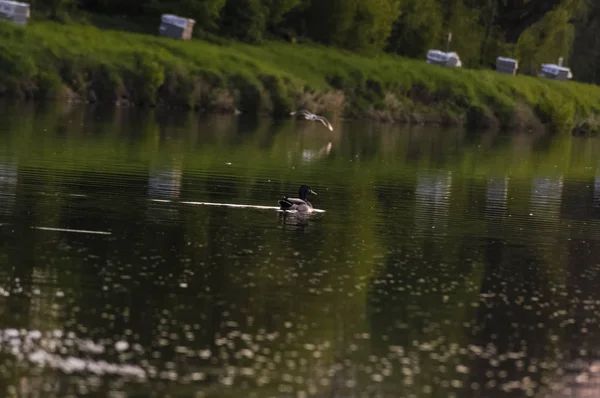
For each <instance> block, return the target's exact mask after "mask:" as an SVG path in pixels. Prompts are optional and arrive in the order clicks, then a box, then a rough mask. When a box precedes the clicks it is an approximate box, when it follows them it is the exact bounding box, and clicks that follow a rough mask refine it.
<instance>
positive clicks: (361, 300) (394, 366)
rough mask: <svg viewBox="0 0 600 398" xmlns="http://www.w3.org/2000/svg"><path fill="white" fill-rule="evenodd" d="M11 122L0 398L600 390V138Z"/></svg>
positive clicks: (2, 144)
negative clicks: (295, 206) (303, 192)
mask: <svg viewBox="0 0 600 398" xmlns="http://www.w3.org/2000/svg"><path fill="white" fill-rule="evenodd" d="M0 111H1V115H2V123H0V395H2V396H7V397H12V396H15V397H17V396H18V397H70V396H90V397H166V396H169V397H211V398H212V397H214V398H217V397H218V398H221V397H241V396H243V397H298V398H300V397H436V398H442V397H443V398H445V397H548V398H549V397H571V396H577V397H580V396H581V397H583V396H596V395H598V394H600V392H599V391H598V390H597V389H596V390H594V388H595V386H596V385H598V375H599V374H600V362H599V361H598V358H599V355H600V326H599V324H598V322H599V319H600V316H599V311H600V289H598V283H599V282H600V256H599V254H600V244H598V242H599V240H600V229H599V226H600V178H599V177H598V176H600V167H599V166H600V164H599V161H598V159H600V145H599V144H600V141H599V140H597V139H593V138H575V137H570V136H556V137H549V136H544V137H538V136H533V135H530V134H491V133H477V134H467V133H466V132H463V131H455V130H440V129H432V128H418V129H417V128H413V129H407V128H404V127H398V126H385V125H371V124H365V123H349V122H346V123H342V122H340V121H339V120H332V122H333V124H334V126H335V130H334V132H330V131H328V130H326V129H324V128H323V126H322V125H320V124H317V123H311V122H308V121H302V120H298V121H294V120H283V121H277V122H273V121H271V120H269V119H249V118H243V117H242V118H235V117H228V116H227V117H226V116H211V117H199V116H198V115H194V114H178V113H176V112H171V111H169V112H166V111H156V112H154V111H139V110H125V109H121V110H113V109H102V108H93V107H89V108H85V107H75V106H53V105H45V106H38V107H33V106H24V105H20V106H13V105H11V106H9V105H2V107H1V110H0ZM303 183H306V184H309V185H310V186H311V187H312V188H313V189H314V190H315V191H316V192H317V193H318V196H316V197H314V198H312V203H313V205H314V206H315V207H316V208H317V209H319V210H321V211H320V212H317V213H314V214H312V215H311V216H310V217H300V216H298V215H294V214H289V215H284V214H282V213H280V212H278V211H277V210H276V208H275V207H274V206H277V200H278V199H279V198H280V197H281V196H282V195H286V194H289V195H295V194H296V193H297V191H298V187H299V186H300V184H303ZM585 394H588V395H585Z"/></svg>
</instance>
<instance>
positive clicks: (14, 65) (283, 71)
mask: <svg viewBox="0 0 600 398" xmlns="http://www.w3.org/2000/svg"><path fill="white" fill-rule="evenodd" d="M0 66H1V69H0V70H1V71H2V72H1V74H0V94H2V95H4V96H7V97H28V98H29V97H33V98H42V99H49V98H61V99H64V98H67V99H78V98H80V99H86V98H88V95H89V93H90V91H92V90H93V91H94V93H95V94H96V97H97V99H98V100H99V101H102V102H108V101H111V102H114V101H120V102H124V101H125V102H128V103H133V104H136V105H165V106H177V107H185V108H190V109H201V110H204V111H209V112H212V111H231V110H233V109H234V107H235V108H238V109H240V110H241V111H242V112H246V113H248V112H261V113H268V114H272V115H275V116H279V115H283V114H286V113H287V112H289V111H290V110H291V109H293V108H297V107H308V108H310V109H311V110H312V111H314V112H324V113H325V114H329V115H331V114H342V115H344V116H346V117H370V118H375V119H380V120H389V121H408V122H419V123H421V122H423V123H426V122H437V123H442V124H460V123H468V124H470V125H471V126H475V127H490V126H500V127H504V128H511V129H532V128H537V127H540V126H542V124H543V125H545V126H549V127H551V128H553V129H556V130H570V129H573V128H574V127H577V126H583V127H585V128H587V129H596V128H597V126H598V125H599V124H600V123H598V122H597V119H598V120H600V117H599V114H600V101H599V100H598V99H599V98H600V88H599V87H597V86H594V85H587V84H581V83H576V82H556V81H550V80H547V79H542V78H536V77H528V76H506V75H500V74H497V73H495V72H494V71H482V70H466V69H449V68H442V67H438V66H432V65H427V64H426V63H425V62H423V61H422V60H412V59H406V58H401V57H396V56H391V55H380V56H377V57H364V56H360V55H357V54H353V53H349V52H345V51H342V50H337V49H332V48H327V47H322V46H317V45H307V44H290V43H283V42H267V43H265V44H263V45H261V46H252V45H247V44H242V43H237V42H227V41H224V40H223V41H221V42H219V44H215V43H209V42H206V41H201V40H192V41H186V42H184V41H178V40H172V39H166V38H161V37H158V36H156V35H148V34H139V33H130V32H124V31H117V30H100V29H98V28H96V27H94V26H92V25H84V24H60V23H56V22H49V21H32V22H31V23H30V25H29V26H28V27H27V28H25V29H22V28H19V27H16V26H13V25H11V24H9V23H6V22H0ZM540 122H541V123H540Z"/></svg>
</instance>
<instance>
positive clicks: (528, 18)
mask: <svg viewBox="0 0 600 398" xmlns="http://www.w3.org/2000/svg"><path fill="white" fill-rule="evenodd" d="M562 1H563V0H500V1H498V13H497V18H496V24H497V25H498V26H499V27H500V29H501V30H502V31H503V32H504V35H505V36H504V37H505V39H506V41H508V42H509V43H516V42H517V41H518V40H519V37H520V36H521V34H522V33H523V32H524V31H525V30H526V29H527V28H529V27H531V26H532V25H534V24H535V23H537V22H539V21H540V20H541V19H542V18H544V16H545V15H546V14H548V13H549V12H550V11H552V10H554V9H555V8H556V7H557V6H559V5H560V4H561V2H562Z"/></svg>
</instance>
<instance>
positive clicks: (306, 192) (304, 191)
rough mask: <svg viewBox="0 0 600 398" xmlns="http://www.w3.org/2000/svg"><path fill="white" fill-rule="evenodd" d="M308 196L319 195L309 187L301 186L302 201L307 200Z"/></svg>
mask: <svg viewBox="0 0 600 398" xmlns="http://www.w3.org/2000/svg"><path fill="white" fill-rule="evenodd" d="M307 195H315V196H316V195H317V193H316V192H315V191H313V190H312V189H310V187H309V186H308V185H301V186H300V192H299V195H298V196H299V197H300V199H302V200H304V199H306V196H307Z"/></svg>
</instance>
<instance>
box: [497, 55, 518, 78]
mask: <svg viewBox="0 0 600 398" xmlns="http://www.w3.org/2000/svg"><path fill="white" fill-rule="evenodd" d="M518 69H519V61H517V60H516V59H512V58H505V57H498V58H496V72H498V73H507V74H509V75H516V74H517V70H518Z"/></svg>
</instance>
